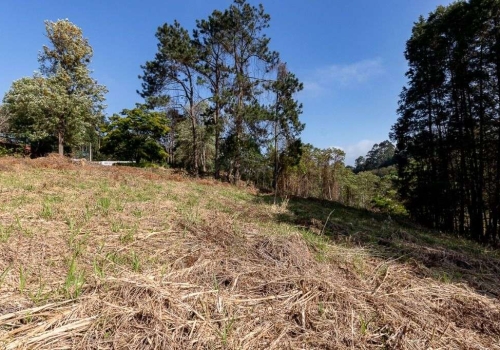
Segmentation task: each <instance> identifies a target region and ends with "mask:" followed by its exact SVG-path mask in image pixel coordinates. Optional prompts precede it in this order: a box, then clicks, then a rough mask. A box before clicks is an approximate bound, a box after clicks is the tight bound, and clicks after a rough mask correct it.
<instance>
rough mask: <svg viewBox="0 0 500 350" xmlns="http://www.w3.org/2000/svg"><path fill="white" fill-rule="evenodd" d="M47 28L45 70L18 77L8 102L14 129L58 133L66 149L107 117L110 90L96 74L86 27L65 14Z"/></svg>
mask: <svg viewBox="0 0 500 350" xmlns="http://www.w3.org/2000/svg"><path fill="white" fill-rule="evenodd" d="M45 29H46V34H47V38H48V39H49V42H50V45H49V46H44V47H43V51H42V52H41V53H40V55H39V62H40V72H39V73H36V74H35V75H34V76H33V77H25V78H22V79H20V80H17V81H15V82H14V83H13V84H12V87H11V89H10V90H9V91H8V92H7V93H6V95H5V97H4V99H3V102H4V104H5V108H6V109H7V113H8V114H9V115H10V122H11V131H13V132H15V133H18V134H21V135H22V136H24V137H26V138H28V139H29V140H31V141H36V140H40V139H43V138H47V137H48V136H54V137H56V138H57V140H58V146H59V154H61V155H62V154H63V152H64V148H63V147H64V145H68V146H75V145H78V144H80V143H81V142H82V141H83V139H84V137H85V135H86V134H87V132H88V130H89V129H92V128H95V127H96V126H97V124H98V123H99V122H100V121H101V120H102V118H103V109H104V107H105V106H104V104H103V102H104V95H105V94H106V92H107V90H106V88H105V87H104V86H102V85H99V84H97V82H96V81H95V80H94V79H93V78H91V76H90V73H91V71H90V69H89V67H88V66H89V64H90V62H91V58H92V54H93V51H92V47H91V46H90V44H89V43H88V40H87V39H85V38H84V37H83V33H82V30H81V29H80V28H78V27H77V26H76V25H74V24H73V23H71V22H70V21H68V20H59V21H57V22H51V21H46V22H45Z"/></svg>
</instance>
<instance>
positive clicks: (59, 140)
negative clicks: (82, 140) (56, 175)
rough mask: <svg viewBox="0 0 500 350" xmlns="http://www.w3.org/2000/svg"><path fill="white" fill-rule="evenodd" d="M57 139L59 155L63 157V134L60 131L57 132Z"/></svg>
mask: <svg viewBox="0 0 500 350" xmlns="http://www.w3.org/2000/svg"><path fill="white" fill-rule="evenodd" d="M57 139H58V144H59V155H60V156H61V157H63V156H64V136H63V134H62V132H60V133H58V135H57Z"/></svg>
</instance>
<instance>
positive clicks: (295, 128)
mask: <svg viewBox="0 0 500 350" xmlns="http://www.w3.org/2000/svg"><path fill="white" fill-rule="evenodd" d="M267 88H268V89H269V91H271V93H273V94H274V95H275V96H276V98H275V101H274V104H272V105H271V106H270V107H269V110H270V114H271V124H272V129H273V130H272V133H273V139H274V140H273V143H274V145H273V148H274V167H273V188H274V193H275V201H276V195H277V193H278V176H279V174H280V173H281V174H285V172H286V167H287V166H288V165H294V163H295V164H296V162H297V161H298V159H299V158H300V149H301V147H300V139H299V138H298V136H299V134H300V132H301V131H302V130H303V129H304V126H305V125H304V124H303V123H301V122H300V120H299V115H300V114H301V113H302V104H300V103H299V102H298V101H297V100H295V99H294V95H295V94H296V93H298V92H299V91H301V90H302V89H303V85H302V83H300V82H299V80H298V79H297V78H296V77H295V75H294V74H292V73H290V72H288V71H287V68H286V64H284V63H281V64H279V65H278V73H277V77H276V81H274V82H271V83H270V84H269V85H268V86H267Z"/></svg>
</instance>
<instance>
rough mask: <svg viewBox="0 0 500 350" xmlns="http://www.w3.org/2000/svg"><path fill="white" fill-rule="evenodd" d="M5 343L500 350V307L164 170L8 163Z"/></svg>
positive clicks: (3, 249)
mask: <svg viewBox="0 0 500 350" xmlns="http://www.w3.org/2000/svg"><path fill="white" fill-rule="evenodd" d="M0 195H1V204H0V205H1V206H0V349H1V348H2V347H4V348H5V349H69V348H72V349H73V348H74V349H363V348H366V349H372V348H373V349H377V348H390V349H423V348H429V349H443V348H444V349H500V340H499V339H500V302H499V300H498V299H497V298H494V297H491V296H487V295H482V294H480V293H478V292H477V291H476V290H475V289H473V288H472V287H470V286H469V285H468V284H467V283H445V282H442V281H439V280H437V279H433V278H429V277H425V276H422V274H420V273H419V267H418V264H412V263H408V262H407V263H403V262H402V261H399V260H391V259H386V258H382V257H380V256H378V257H377V256H375V255H374V254H373V253H371V252H370V251H369V250H368V249H365V248H362V247H359V246H358V247H356V246H345V245H344V246H342V245H335V244H333V243H332V242H330V241H329V240H328V239H327V238H325V237H322V236H318V235H315V234H314V233H312V232H310V231H308V230H303V229H301V228H298V227H296V226H294V225H292V224H286V223H279V222H277V221H276V215H277V214H279V213H280V211H286V210H287V209H286V208H284V207H276V206H274V207H273V206H270V205H268V204H265V203H263V202H262V201H259V196H256V195H254V194H252V193H251V192H249V191H246V190H242V189H236V188H234V187H231V186H227V185H223V184H217V183H215V182H212V181H209V180H199V181H194V180H189V179H186V178H185V177H183V176H181V175H179V174H174V173H172V172H169V171H165V170H155V171H152V170H139V169H133V168H121V167H116V168H115V167H113V168H104V167H95V166H89V165H85V166H80V165H72V164H70V163H69V162H68V161H66V160H62V159H58V158H54V159H42V160H19V159H9V158H6V159H2V160H0Z"/></svg>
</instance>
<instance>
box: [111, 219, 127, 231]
mask: <svg viewBox="0 0 500 350" xmlns="http://www.w3.org/2000/svg"><path fill="white" fill-rule="evenodd" d="M123 228H124V225H123V222H122V221H112V222H111V232H113V233H118V232H120V231H121V230H122V229H123Z"/></svg>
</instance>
